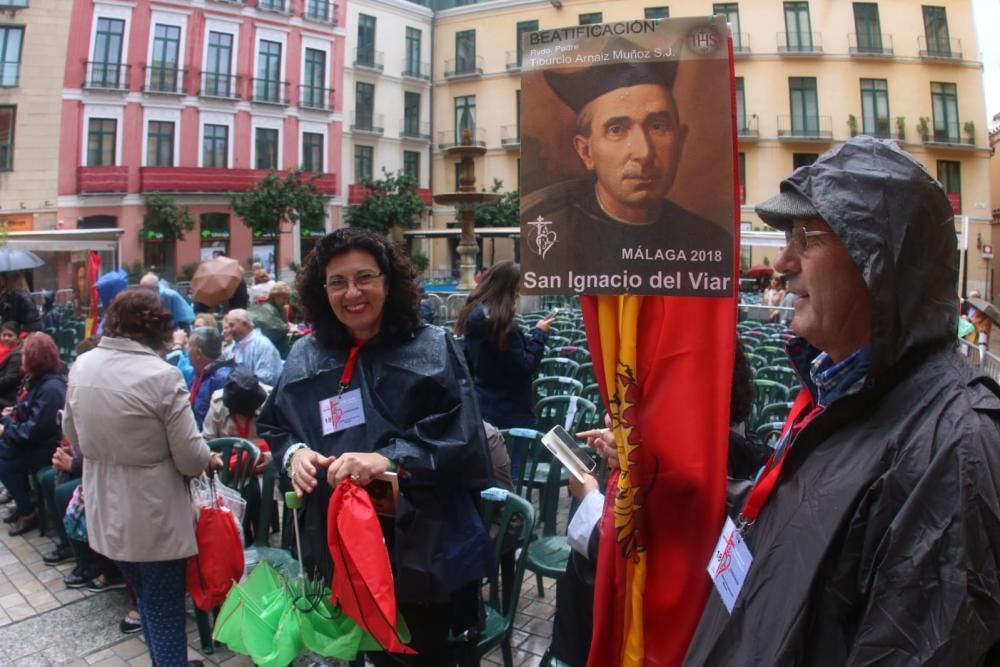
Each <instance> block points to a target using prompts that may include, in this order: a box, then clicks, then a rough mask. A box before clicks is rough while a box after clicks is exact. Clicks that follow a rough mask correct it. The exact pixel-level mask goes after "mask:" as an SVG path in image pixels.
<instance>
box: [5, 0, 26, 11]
mask: <svg viewBox="0 0 1000 667" xmlns="http://www.w3.org/2000/svg"><path fill="white" fill-rule="evenodd" d="M27 8H28V0H0V9H11V10H14V9H27Z"/></svg>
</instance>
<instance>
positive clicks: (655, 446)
mask: <svg viewBox="0 0 1000 667" xmlns="http://www.w3.org/2000/svg"><path fill="white" fill-rule="evenodd" d="M582 306H583V313H584V322H585V325H586V328H587V336H588V340H589V344H590V350H591V356H592V358H593V359H594V370H595V372H596V374H597V376H598V382H599V384H600V386H601V393H602V397H603V399H604V401H605V404H606V405H607V406H608V413H609V414H610V415H611V418H612V428H613V430H614V433H615V439H616V441H617V445H618V459H619V463H620V466H621V468H620V470H619V472H618V474H616V475H612V476H611V478H610V479H609V481H608V489H607V494H606V500H605V503H606V505H605V511H604V515H603V518H602V520H601V538H600V549H599V552H598V559H597V581H596V589H595V596H594V635H593V640H592V643H591V649H590V659H589V663H588V664H589V666H590V667H613V666H615V665H620V666H621V667H642V666H648V667H652V666H669V667H673V666H675V665H680V664H681V662H682V661H683V659H684V654H685V652H686V651H687V646H688V643H689V641H690V639H691V636H692V635H693V634H694V630H695V628H696V627H697V624H698V620H699V619H700V617H701V612H702V608H703V607H704V604H705V600H706V599H707V596H708V594H709V591H710V587H711V582H710V580H709V577H708V574H707V573H706V571H705V567H706V565H707V563H708V561H709V558H710V556H711V553H712V548H713V546H714V545H715V541H716V539H717V538H718V536H719V531H720V530H721V527H722V522H723V519H724V512H725V502H726V457H727V452H728V442H729V439H728V433H729V399H730V389H731V384H732V368H733V354H734V345H735V340H736V303H735V298H726V299H707V298H688V297H669V298H668V297H651V296H646V297H642V296H633V295H625V296H587V297H583V299H582Z"/></svg>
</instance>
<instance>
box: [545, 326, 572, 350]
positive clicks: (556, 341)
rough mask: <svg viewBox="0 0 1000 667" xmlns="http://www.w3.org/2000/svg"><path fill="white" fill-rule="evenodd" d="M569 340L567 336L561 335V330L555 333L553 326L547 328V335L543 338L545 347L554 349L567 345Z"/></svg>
mask: <svg viewBox="0 0 1000 667" xmlns="http://www.w3.org/2000/svg"><path fill="white" fill-rule="evenodd" d="M569 342H570V341H569V338H566V337H565V336H563V335H562V332H559V333H556V330H555V328H552V329H550V330H549V337H548V338H547V339H546V340H545V349H546V350H554V349H556V348H559V347H564V346H566V345H569Z"/></svg>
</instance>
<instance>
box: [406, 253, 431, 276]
mask: <svg viewBox="0 0 1000 667" xmlns="http://www.w3.org/2000/svg"><path fill="white" fill-rule="evenodd" d="M410 262H411V263H412V264H413V268H414V269H416V270H417V275H421V274H423V273H424V272H425V271H427V268H428V267H429V266H430V265H431V258H430V257H428V256H427V255H426V254H424V253H423V252H421V251H420V250H414V251H413V254H411V255H410Z"/></svg>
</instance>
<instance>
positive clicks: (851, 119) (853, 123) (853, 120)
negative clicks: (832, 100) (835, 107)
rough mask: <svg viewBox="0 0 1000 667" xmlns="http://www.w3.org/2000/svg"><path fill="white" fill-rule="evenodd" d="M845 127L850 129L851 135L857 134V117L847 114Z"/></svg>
mask: <svg viewBox="0 0 1000 667" xmlns="http://www.w3.org/2000/svg"><path fill="white" fill-rule="evenodd" d="M847 127H849V128H850V129H851V136H852V137H856V136H858V118H857V116H855V115H854V114H852V113H849V114H847Z"/></svg>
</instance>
